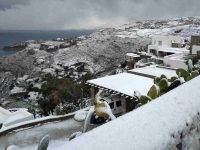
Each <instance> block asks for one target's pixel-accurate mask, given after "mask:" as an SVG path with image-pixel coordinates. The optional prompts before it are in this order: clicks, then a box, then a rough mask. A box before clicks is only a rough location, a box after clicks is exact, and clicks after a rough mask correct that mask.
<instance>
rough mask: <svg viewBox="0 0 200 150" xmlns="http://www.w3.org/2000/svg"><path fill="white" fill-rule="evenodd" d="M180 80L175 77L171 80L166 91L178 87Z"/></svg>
mask: <svg viewBox="0 0 200 150" xmlns="http://www.w3.org/2000/svg"><path fill="white" fill-rule="evenodd" d="M181 84H182V83H181V80H179V79H177V80H175V81H173V82H172V83H171V84H170V86H169V87H168V91H171V90H173V89H175V88H176V87H178V86H179V85H181Z"/></svg>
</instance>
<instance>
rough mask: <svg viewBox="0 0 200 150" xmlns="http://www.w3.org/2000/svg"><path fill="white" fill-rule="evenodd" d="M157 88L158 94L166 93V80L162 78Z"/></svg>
mask: <svg viewBox="0 0 200 150" xmlns="http://www.w3.org/2000/svg"><path fill="white" fill-rule="evenodd" d="M158 86H159V88H160V93H161V94H163V93H165V92H167V90H168V87H169V83H168V81H167V79H165V78H163V79H162V80H160V82H159V84H158Z"/></svg>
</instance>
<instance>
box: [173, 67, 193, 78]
mask: <svg viewBox="0 0 200 150" xmlns="http://www.w3.org/2000/svg"><path fill="white" fill-rule="evenodd" d="M176 74H177V75H178V76H179V77H183V78H184V80H185V81H186V80H187V78H188V77H189V76H190V73H189V72H188V71H187V70H185V69H182V68H180V69H177V70H176Z"/></svg>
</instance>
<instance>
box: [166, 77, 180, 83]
mask: <svg viewBox="0 0 200 150" xmlns="http://www.w3.org/2000/svg"><path fill="white" fill-rule="evenodd" d="M177 79H178V78H177V77H171V78H170V79H169V80H168V81H169V82H174V81H175V80H177Z"/></svg>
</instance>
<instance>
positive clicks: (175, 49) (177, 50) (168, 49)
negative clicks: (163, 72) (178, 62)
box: [158, 47, 190, 54]
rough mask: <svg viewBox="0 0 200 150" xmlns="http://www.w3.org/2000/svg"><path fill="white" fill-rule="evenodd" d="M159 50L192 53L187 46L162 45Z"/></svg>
mask: <svg viewBox="0 0 200 150" xmlns="http://www.w3.org/2000/svg"><path fill="white" fill-rule="evenodd" d="M158 51H160V52H167V53H175V54H180V53H190V51H189V50H187V49H186V48H173V47H160V48H159V50H158Z"/></svg>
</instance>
